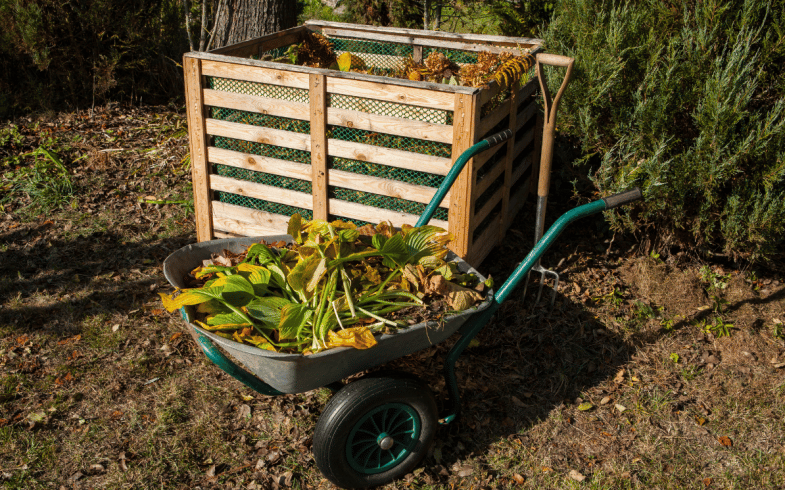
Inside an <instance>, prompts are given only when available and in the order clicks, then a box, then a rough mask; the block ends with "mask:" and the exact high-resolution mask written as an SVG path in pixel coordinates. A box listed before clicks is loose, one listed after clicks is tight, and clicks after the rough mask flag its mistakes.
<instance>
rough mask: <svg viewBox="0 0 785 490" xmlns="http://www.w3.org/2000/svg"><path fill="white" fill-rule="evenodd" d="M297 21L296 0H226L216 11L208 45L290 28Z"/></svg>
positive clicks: (237, 41)
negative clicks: (211, 38) (212, 38)
mask: <svg viewBox="0 0 785 490" xmlns="http://www.w3.org/2000/svg"><path fill="white" fill-rule="evenodd" d="M296 23H297V11H296V10H295V2H292V1H289V0H227V1H226V2H225V5H224V6H223V8H222V9H221V12H220V13H219V15H218V21H217V22H216V26H215V40H214V41H213V44H212V46H211V49H215V48H220V47H222V46H228V45H230V44H235V43H239V42H242V41H247V40H248V39H253V38H256V37H260V36H263V35H265V34H272V33H274V32H277V31H282V30H284V29H289V28H290V27H294V26H295V24H296Z"/></svg>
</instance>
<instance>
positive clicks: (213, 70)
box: [200, 55, 308, 89]
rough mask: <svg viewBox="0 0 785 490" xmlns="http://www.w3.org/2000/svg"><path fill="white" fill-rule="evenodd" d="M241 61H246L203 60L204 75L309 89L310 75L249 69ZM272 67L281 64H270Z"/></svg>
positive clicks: (286, 71) (265, 69)
mask: <svg viewBox="0 0 785 490" xmlns="http://www.w3.org/2000/svg"><path fill="white" fill-rule="evenodd" d="M202 57H204V56H203V55H202V56H200V58H202ZM221 59H222V60H223V59H224V57H221ZM229 59H231V58H229ZM240 61H245V60H234V59H232V62H226V61H212V60H203V61H202V74H203V75H206V76H209V77H219V78H231V79H232V80H243V81H246V82H257V83H267V84H270V85H282V86H284V87H293V88H302V89H307V88H308V73H301V72H298V71H292V70H284V69H279V68H273V67H270V68H262V67H256V66H253V67H248V66H247V65H246V64H245V63H240ZM249 61H255V60H249ZM270 65H273V66H275V65H280V64H279V63H270Z"/></svg>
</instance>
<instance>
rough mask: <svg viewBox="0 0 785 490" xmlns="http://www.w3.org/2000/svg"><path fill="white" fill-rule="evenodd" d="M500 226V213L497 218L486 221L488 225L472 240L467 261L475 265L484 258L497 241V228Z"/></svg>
mask: <svg viewBox="0 0 785 490" xmlns="http://www.w3.org/2000/svg"><path fill="white" fill-rule="evenodd" d="M500 228H501V215H500V216H499V219H497V220H494V221H493V222H491V223H488V227H487V228H486V229H485V231H483V232H482V235H480V236H479V237H477V238H476V239H475V240H474V246H473V247H472V252H471V255H470V256H469V258H468V259H467V262H469V263H470V264H472V265H474V266H475V267H477V266H478V265H480V264H481V263H482V261H483V260H485V257H487V256H488V254H489V253H491V250H493V248H494V247H495V246H496V245H497V244H498V243H499V241H498V239H497V238H498V236H499V229H500Z"/></svg>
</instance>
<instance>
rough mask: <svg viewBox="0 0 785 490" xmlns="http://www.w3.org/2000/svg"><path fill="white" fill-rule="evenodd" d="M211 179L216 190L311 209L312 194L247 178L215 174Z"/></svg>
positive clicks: (213, 188)
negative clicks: (251, 180)
mask: <svg viewBox="0 0 785 490" xmlns="http://www.w3.org/2000/svg"><path fill="white" fill-rule="evenodd" d="M211 177H212V178H211V179H210V188H211V189H212V190H214V191H221V192H229V193H231V194H237V195H240V196H245V197H252V198H255V199H263V200H265V201H271V202H277V203H279V204H286V205H289V206H295V207H298V208H305V209H310V207H311V204H312V203H313V200H312V199H311V195H310V194H306V193H305V192H298V191H292V190H289V189H283V188H281V187H275V186H272V185H266V184H258V183H256V182H248V181H245V180H237V179H232V178H231V177H224V176H221V175H215V174H213V175H212V176H211Z"/></svg>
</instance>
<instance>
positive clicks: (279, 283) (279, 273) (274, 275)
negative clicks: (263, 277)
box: [267, 264, 286, 289]
mask: <svg viewBox="0 0 785 490" xmlns="http://www.w3.org/2000/svg"><path fill="white" fill-rule="evenodd" d="M267 268H268V269H269V270H270V274H271V276H270V283H271V284H273V285H275V286H276V287H278V288H279V289H284V288H285V287H286V273H285V272H284V271H283V269H281V268H280V267H278V266H277V265H275V264H268V265H267Z"/></svg>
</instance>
